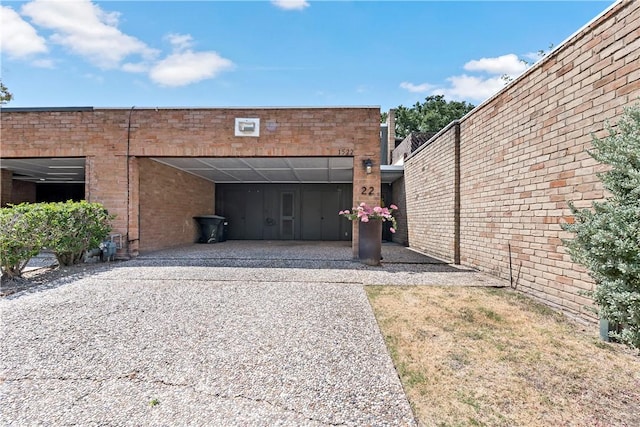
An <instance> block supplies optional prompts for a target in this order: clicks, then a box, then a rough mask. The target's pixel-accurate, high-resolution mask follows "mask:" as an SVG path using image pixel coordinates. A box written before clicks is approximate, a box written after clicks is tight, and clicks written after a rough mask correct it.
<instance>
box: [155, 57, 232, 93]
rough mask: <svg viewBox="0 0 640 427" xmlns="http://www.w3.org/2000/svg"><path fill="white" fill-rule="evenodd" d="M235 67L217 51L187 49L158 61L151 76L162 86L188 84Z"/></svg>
mask: <svg viewBox="0 0 640 427" xmlns="http://www.w3.org/2000/svg"><path fill="white" fill-rule="evenodd" d="M233 68H234V64H233V62H231V61H230V60H228V59H225V58H223V57H221V56H220V55H218V54H217V53H216V52H191V51H185V52H178V53H174V54H172V55H169V56H168V57H166V58H165V59H163V60H161V61H159V62H158V63H156V64H155V65H154V66H153V67H152V68H151V71H150V72H149V77H151V80H153V81H154V82H156V83H158V84H160V85H162V86H174V87H176V86H186V85H188V84H191V83H196V82H199V81H201V80H205V79H210V78H213V77H215V76H216V75H218V74H219V73H220V72H222V71H227V70H231V69H233Z"/></svg>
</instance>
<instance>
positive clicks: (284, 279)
mask: <svg viewBox="0 0 640 427" xmlns="http://www.w3.org/2000/svg"><path fill="white" fill-rule="evenodd" d="M383 255H384V257H385V264H384V265H383V266H382V267H368V266H364V265H361V264H359V263H357V262H354V261H352V260H351V259H350V258H351V247H350V243H348V242H347V243H340V242H335V243H326V242H324V243H295V242H294V243H292V242H287V244H283V243H281V242H224V243H218V244H214V245H193V246H188V247H184V248H179V249H173V250H169V251H162V252H156V253H153V254H147V255H143V256H141V257H140V258H138V259H136V260H133V261H129V262H121V263H114V264H112V265H111V266H110V267H108V268H106V269H104V270H102V271H99V270H97V271H96V272H95V273H94V274H92V275H90V276H88V277H83V278H77V279H67V280H61V281H59V282H57V283H51V284H49V285H47V286H43V287H40V288H39V289H32V290H30V291H25V292H22V293H18V294H15V295H12V296H10V297H8V298H4V299H3V300H1V301H0V310H1V317H0V319H1V321H2V336H1V337H0V343H1V344H0V346H1V349H0V354H1V362H0V381H1V383H0V401H1V402H2V403H1V405H0V420H1V423H2V424H3V425H16V426H22V425H36V424H38V425H71V424H78V425H318V426H323V425H414V424H415V422H414V418H413V415H412V413H411V409H410V406H409V404H408V402H407V399H406V397H405V395H404V393H403V390H402V386H401V384H400V382H399V379H398V376H397V374H396V371H395V369H394V367H393V364H392V362H391V359H390V357H389V355H388V352H387V350H386V347H385V345H384V342H383V339H382V337H381V335H380V332H379V329H378V326H377V324H376V322H375V318H374V316H373V312H372V310H371V307H370V305H369V303H368V300H367V298H366V295H365V292H364V287H363V285H365V284H388V285H400V284H434V283H438V284H451V285H464V284H483V285H492V284H502V283H499V282H498V281H495V279H492V278H490V277H488V276H484V275H479V274H477V273H473V272H465V271H458V270H456V269H454V268H452V267H450V266H447V265H446V264H442V263H440V262H438V261H436V260H432V259H429V258H426V257H423V256H421V255H419V254H416V253H413V252H411V251H408V250H407V249H406V248H402V247H400V246H397V245H384V253H383ZM492 281H495V282H492Z"/></svg>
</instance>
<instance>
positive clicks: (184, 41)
mask: <svg viewBox="0 0 640 427" xmlns="http://www.w3.org/2000/svg"><path fill="white" fill-rule="evenodd" d="M166 39H167V40H169V43H171V45H172V46H173V49H174V50H176V51H179V52H182V51H185V50H187V49H189V48H190V47H191V46H192V45H193V37H191V34H169V35H167V36H166Z"/></svg>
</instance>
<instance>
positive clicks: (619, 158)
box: [564, 106, 640, 348]
mask: <svg viewBox="0 0 640 427" xmlns="http://www.w3.org/2000/svg"><path fill="white" fill-rule="evenodd" d="M593 147H594V148H593V150H592V151H590V152H589V154H590V155H591V156H592V157H593V158H594V159H596V160H598V161H599V162H601V163H603V164H606V165H609V166H610V168H609V169H608V170H607V171H606V172H604V173H601V174H599V175H598V177H599V178H600V180H601V181H602V184H603V186H604V187H605V188H606V189H607V190H608V192H609V196H608V197H607V198H606V200H605V201H603V202H594V203H593V209H576V208H575V207H574V206H573V205H571V210H572V212H573V214H574V216H575V222H574V223H573V224H568V225H565V226H564V228H565V229H566V230H568V231H572V232H574V233H575V238H574V239H572V240H570V241H568V242H567V247H568V249H569V253H570V254H571V257H572V259H573V260H574V261H575V262H577V263H580V264H582V265H584V266H585V267H587V268H588V270H589V272H590V274H591V276H592V277H593V278H594V280H595V282H596V288H595V291H594V292H592V293H591V295H592V297H593V299H594V301H595V303H596V305H597V306H598V312H599V315H600V318H602V319H607V320H609V321H610V322H613V323H614V324H618V325H620V326H621V327H622V331H621V332H619V333H618V332H615V333H612V334H611V335H612V336H614V337H615V338H617V339H619V340H620V341H622V342H624V343H626V344H629V345H631V346H633V347H636V348H640V106H636V107H634V108H629V109H627V110H625V114H624V115H623V117H622V119H621V120H620V121H619V122H618V125H617V126H616V127H615V128H614V127H611V126H609V135H608V136H607V137H605V138H603V139H598V138H594V141H593Z"/></svg>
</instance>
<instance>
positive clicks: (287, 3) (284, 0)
mask: <svg viewBox="0 0 640 427" xmlns="http://www.w3.org/2000/svg"><path fill="white" fill-rule="evenodd" d="M271 3H272V4H273V5H274V6H276V7H279V8H280V9H284V10H303V9H305V8H307V7H309V2H307V1H306V0H271Z"/></svg>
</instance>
